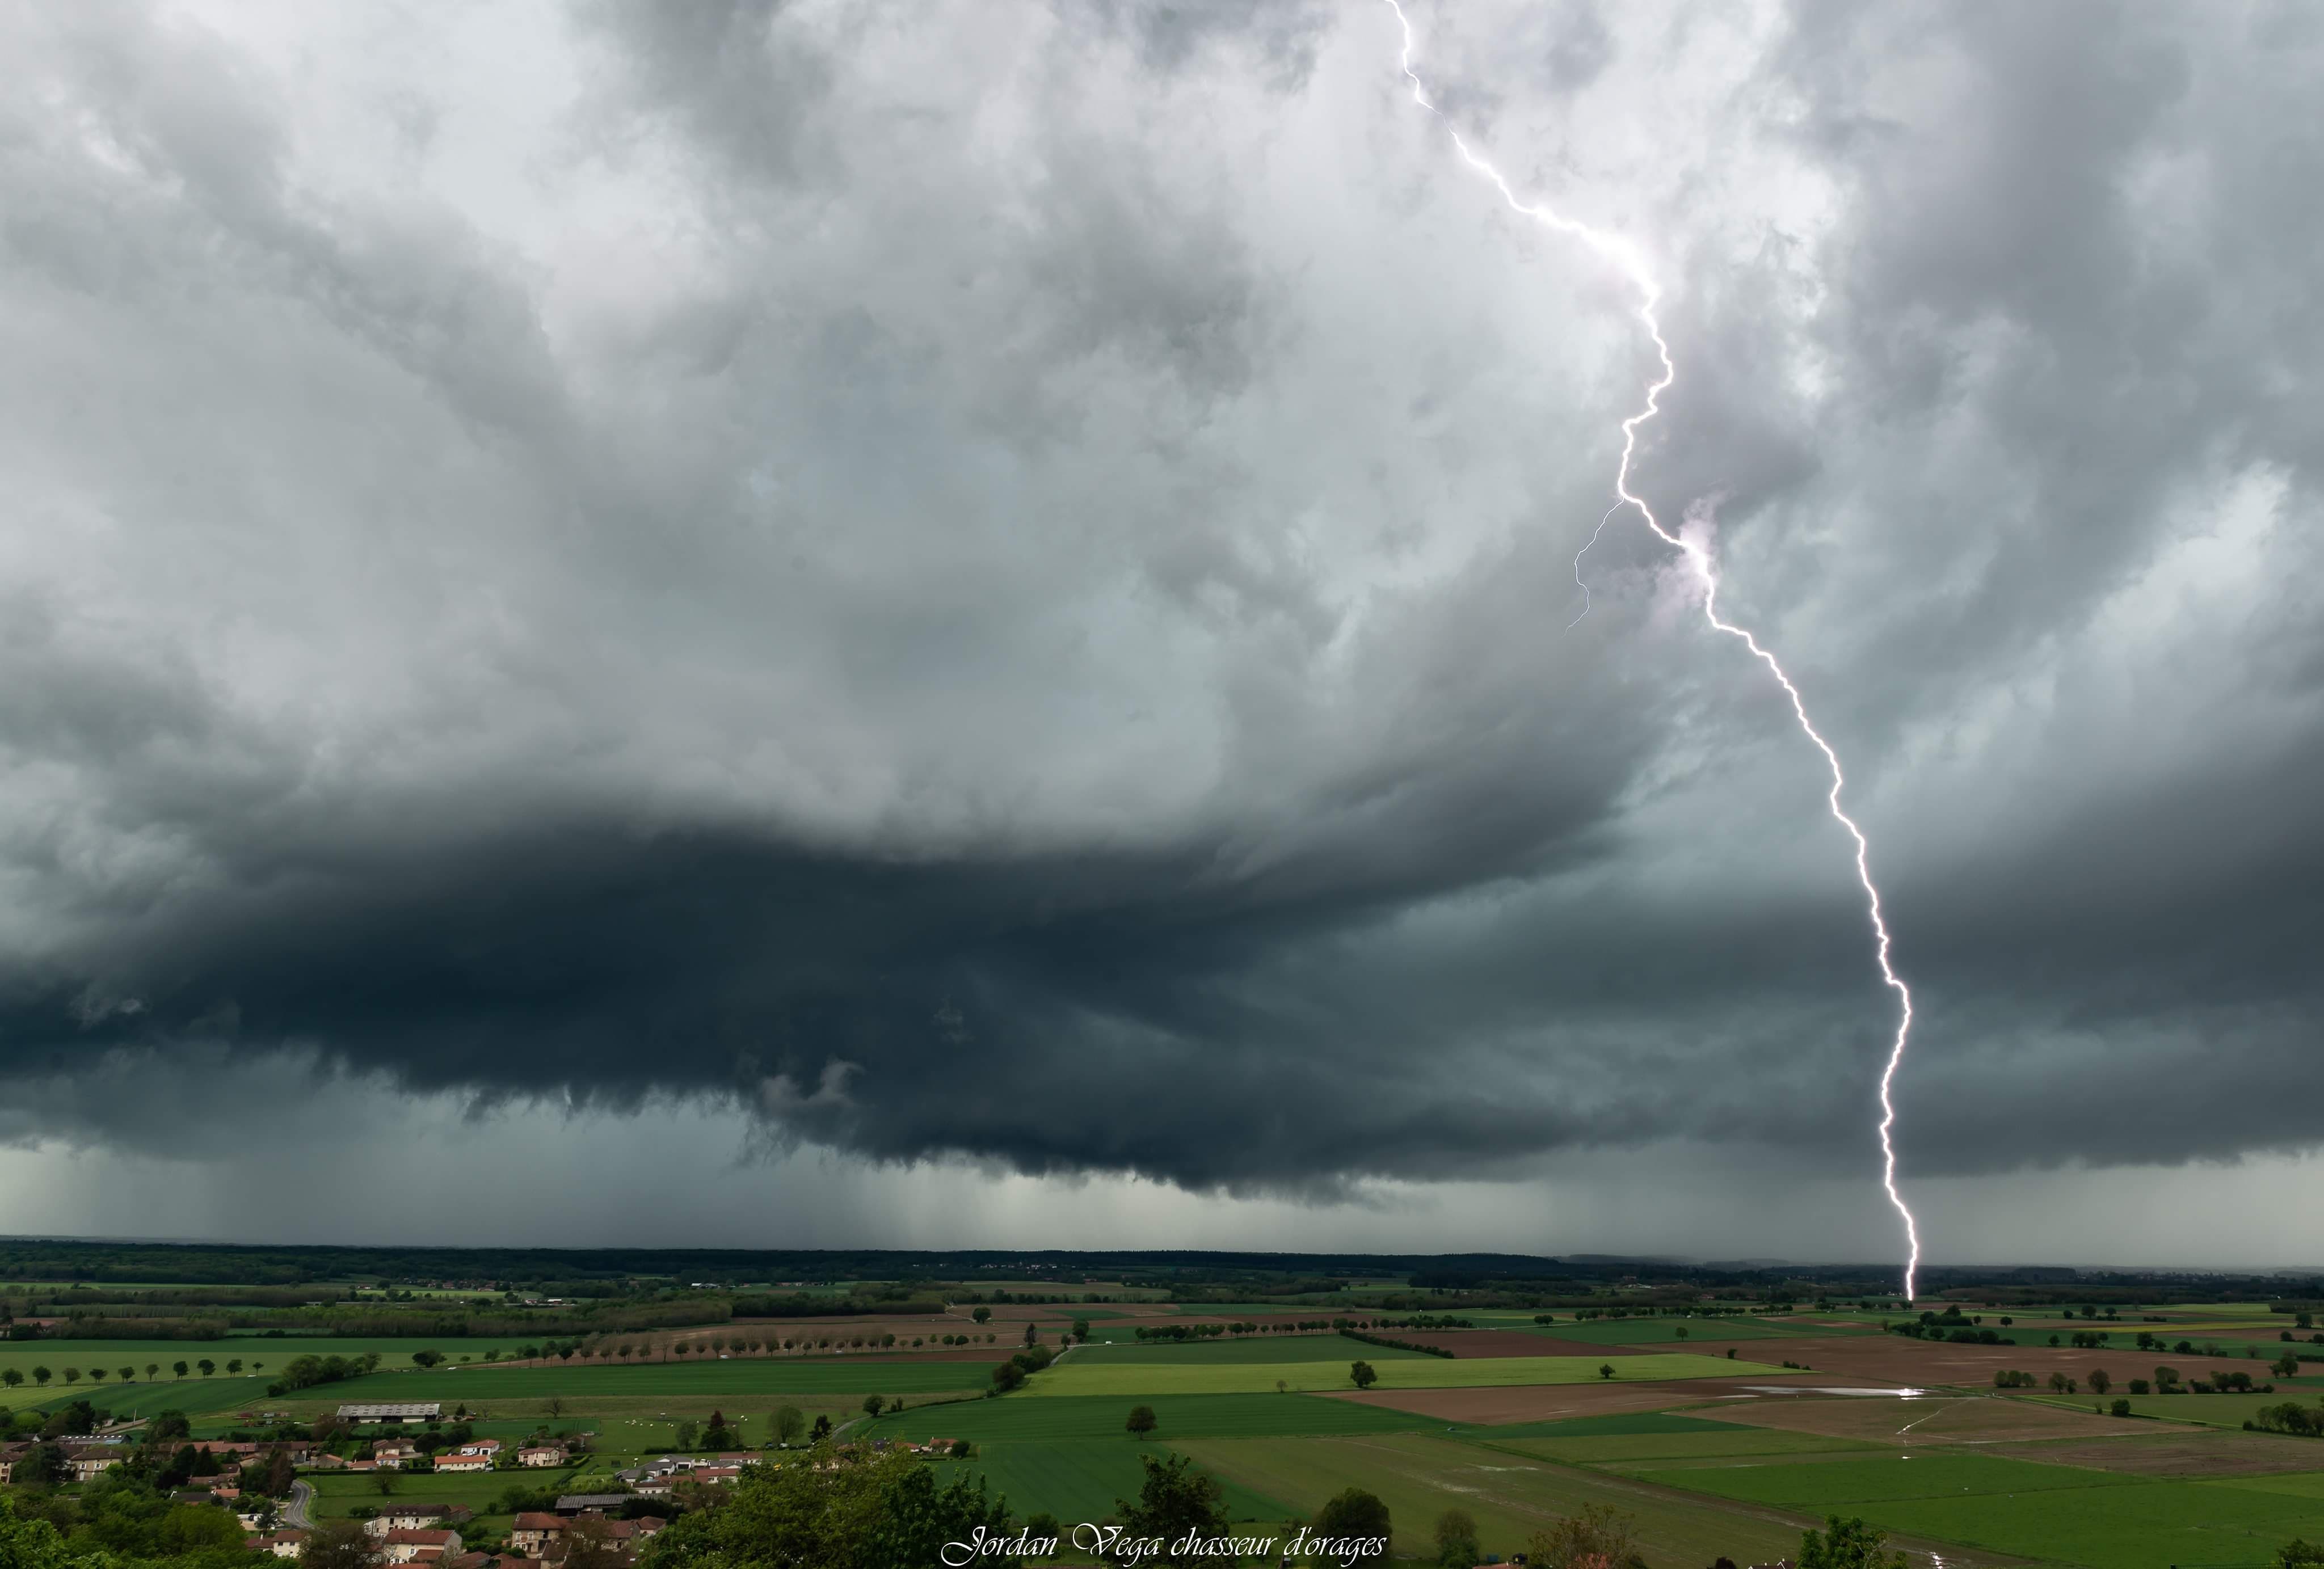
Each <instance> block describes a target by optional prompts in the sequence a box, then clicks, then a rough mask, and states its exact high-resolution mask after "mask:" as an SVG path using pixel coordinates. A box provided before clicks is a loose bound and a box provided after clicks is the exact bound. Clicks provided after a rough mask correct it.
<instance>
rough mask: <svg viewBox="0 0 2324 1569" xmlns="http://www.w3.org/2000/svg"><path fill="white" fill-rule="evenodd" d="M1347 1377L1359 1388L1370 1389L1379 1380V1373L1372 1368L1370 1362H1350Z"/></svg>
mask: <svg viewBox="0 0 2324 1569" xmlns="http://www.w3.org/2000/svg"><path fill="white" fill-rule="evenodd" d="M1348 1378H1349V1380H1350V1381H1351V1382H1352V1383H1353V1384H1354V1385H1355V1386H1356V1388H1358V1389H1360V1390H1368V1389H1370V1388H1371V1387H1372V1386H1373V1385H1374V1384H1376V1383H1378V1382H1379V1373H1377V1372H1374V1371H1373V1370H1372V1364H1371V1363H1368V1362H1351V1363H1349V1364H1348Z"/></svg>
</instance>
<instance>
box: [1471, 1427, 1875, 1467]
mask: <svg viewBox="0 0 2324 1569" xmlns="http://www.w3.org/2000/svg"><path fill="white" fill-rule="evenodd" d="M1489 1431H1490V1429H1485V1430H1482V1431H1473V1432H1471V1433H1468V1434H1464V1435H1463V1436H1465V1437H1471V1438H1481V1437H1483V1436H1484V1434H1485V1432H1489ZM1494 1446H1495V1447H1496V1448H1505V1449H1508V1450H1509V1451H1511V1452H1512V1453H1515V1454H1535V1455H1539V1456H1540V1457H1541V1458H1542V1459H1544V1460H1556V1461H1562V1462H1563V1463H1566V1464H1568V1465H1602V1464H1609V1463H1615V1462H1629V1463H1630V1464H1628V1465H1626V1466H1624V1468H1623V1469H1625V1470H1637V1469H1641V1468H1642V1467H1643V1466H1644V1465H1645V1464H1646V1463H1654V1464H1659V1463H1663V1462H1665V1461H1671V1460H1707V1459H1718V1458H1732V1457H1739V1456H1745V1455H1768V1454H1847V1453H1848V1452H1849V1451H1851V1450H1855V1451H1870V1450H1874V1449H1877V1448H1878V1447H1879V1445H1877V1444H1867V1443H1865V1442H1864V1441H1863V1440H1861V1439H1858V1438H1831V1437H1826V1436H1823V1435H1821V1434H1818V1433H1792V1432H1786V1431H1785V1430H1784V1429H1783V1428H1781V1427H1724V1428H1723V1429H1722V1430H1721V1431H1720V1432H1716V1433H1640V1434H1637V1435H1634V1436H1628V1437H1623V1436H1591V1437H1587V1438H1512V1439H1508V1440H1506V1441H1503V1440H1499V1439H1496V1440H1494Z"/></svg>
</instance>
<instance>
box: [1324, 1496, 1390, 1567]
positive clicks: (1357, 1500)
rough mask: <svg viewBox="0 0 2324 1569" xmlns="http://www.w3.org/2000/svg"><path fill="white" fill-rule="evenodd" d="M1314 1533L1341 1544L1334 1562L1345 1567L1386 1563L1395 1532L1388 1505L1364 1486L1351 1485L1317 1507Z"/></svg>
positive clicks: (1332, 1559)
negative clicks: (1389, 1520) (1389, 1545)
mask: <svg viewBox="0 0 2324 1569" xmlns="http://www.w3.org/2000/svg"><path fill="white" fill-rule="evenodd" d="M1314 1534H1315V1535H1316V1536H1318V1537H1326V1538H1328V1539H1330V1540H1332V1541H1333V1542H1335V1543H1338V1544H1341V1547H1340V1550H1339V1551H1337V1552H1335V1553H1333V1555H1332V1558H1331V1562H1333V1563H1334V1564H1341V1565H1342V1566H1344V1569H1352V1566H1354V1565H1358V1564H1386V1563H1387V1562H1388V1538H1389V1537H1390V1535H1391V1534H1392V1533H1391V1531H1390V1529H1389V1526H1388V1505H1386V1504H1384V1503H1382V1502H1380V1500H1379V1499H1377V1498H1375V1497H1373V1496H1372V1495H1371V1494H1370V1493H1368V1492H1366V1491H1364V1490H1363V1489H1362V1488H1360V1487H1351V1488H1349V1489H1348V1490H1347V1491H1344V1492H1342V1493H1341V1494H1339V1495H1338V1496H1337V1497H1335V1498H1333V1499H1331V1500H1328V1501H1326V1502H1325V1503H1324V1505H1323V1508H1322V1509H1317V1510H1316V1511H1315V1521H1314Z"/></svg>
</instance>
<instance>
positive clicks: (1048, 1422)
mask: <svg viewBox="0 0 2324 1569" xmlns="http://www.w3.org/2000/svg"><path fill="white" fill-rule="evenodd" d="M1139 1405H1143V1406H1151V1407H1152V1408H1154V1416H1155V1420H1156V1423H1157V1426H1156V1428H1155V1432H1154V1440H1155V1441H1156V1442H1157V1443H1176V1441H1177V1440H1179V1439H1181V1438H1195V1437H1203V1438H1266V1437H1295V1436H1297V1437H1305V1436H1318V1435H1331V1434H1354V1433H1395V1432H1403V1431H1408V1430H1413V1429H1419V1428H1433V1427H1439V1426H1441V1424H1439V1423H1436V1422H1433V1421H1431V1420H1430V1419H1429V1418H1426V1417H1416V1416H1414V1415H1412V1414H1411V1413H1410V1412H1408V1411H1394V1410H1390V1409H1388V1408H1387V1407H1385V1406H1367V1405H1360V1404H1358V1403H1357V1402H1356V1401H1354V1400H1327V1399H1320V1398H1318V1397H1316V1396H1314V1395H1276V1394H1267V1395H1146V1394H1140V1395H1138V1396H1135V1397H1121V1396H1102V1397H1101V1396H1068V1397H1065V1398H1062V1399H1046V1400H1033V1399H1026V1398H1025V1397H1024V1396H1022V1395H1012V1396H1010V1397H1009V1398H1007V1399H998V1400H964V1401H963V1402H961V1403H960V1404H958V1405H951V1406H938V1407H921V1408H917V1409H914V1410H908V1411H905V1412H903V1413H901V1414H900V1415H898V1416H893V1417H882V1418H880V1420H879V1421H878V1422H877V1423H876V1424H874V1425H873V1426H871V1427H870V1428H869V1429H867V1432H868V1434H869V1435H870V1436H874V1437H886V1438H914V1439H925V1438H936V1437H943V1438H966V1439H970V1440H972V1441H973V1442H975V1443H979V1444H983V1443H999V1442H1004V1441H1006V1442H1019V1443H1056V1442H1063V1441H1066V1440H1072V1441H1075V1442H1083V1443H1098V1444H1116V1445H1123V1446H1125V1447H1128V1448H1133V1449H1134V1448H1135V1447H1136V1446H1137V1442H1138V1441H1137V1440H1135V1439H1133V1438H1131V1437H1130V1436H1129V1432H1128V1430H1127V1429H1126V1427H1124V1423H1125V1422H1126V1421H1127V1419H1128V1418H1129V1416H1130V1408H1131V1407H1132V1406H1139Z"/></svg>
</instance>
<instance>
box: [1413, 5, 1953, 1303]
mask: <svg viewBox="0 0 2324 1569" xmlns="http://www.w3.org/2000/svg"><path fill="white" fill-rule="evenodd" d="M1383 3H1384V4H1385V5H1387V6H1388V9H1389V10H1390V11H1393V12H1395V13H1396V20H1397V26H1398V27H1399V28H1400V29H1401V30H1402V32H1403V35H1404V48H1403V50H1402V52H1401V53H1400V54H1399V55H1398V57H1397V63H1398V65H1399V66H1400V67H1401V69H1403V72H1404V78H1405V80H1406V81H1407V82H1409V83H1411V84H1412V101H1413V102H1414V103H1415V104H1416V105H1418V106H1420V107H1421V108H1423V109H1425V110H1427V111H1428V113H1429V114H1431V115H1434V116H1435V118H1436V121H1437V123H1438V124H1441V125H1443V127H1444V132H1445V134H1446V135H1447V136H1448V137H1450V138H1451V140H1452V150H1453V151H1455V152H1457V153H1458V154H1460V157H1461V161H1462V162H1463V163H1465V164H1467V165H1468V166H1469V168H1470V169H1471V170H1474V171H1475V172H1476V173H1477V174H1478V175H1479V176H1480V177H1481V178H1483V179H1485V180H1486V182H1487V183H1489V185H1491V186H1492V188H1494V189H1495V190H1497V191H1499V193H1500V196H1501V199H1502V200H1503V201H1504V202H1506V203H1508V206H1509V208H1510V210H1511V211H1513V212H1515V213H1517V215H1518V216H1520V217H1524V218H1528V219H1530V220H1532V221H1533V222H1534V223H1535V224H1537V225H1540V226H1542V227H1543V228H1545V229H1550V230H1553V231H1554V232H1556V233H1558V234H1564V235H1566V236H1568V237H1569V238H1571V239H1573V240H1577V241H1579V242H1580V243H1582V245H1583V246H1585V247H1586V248H1588V249H1589V250H1591V252H1595V253H1596V254H1597V255H1598V256H1599V257H1600V258H1601V259H1603V260H1604V261H1608V262H1609V263H1610V264H1612V266H1613V267H1614V268H1615V269H1616V270H1617V271H1619V272H1621V273H1622V274H1623V276H1624V277H1625V278H1626V279H1628V281H1629V283H1630V285H1631V287H1632V288H1634V289H1637V293H1638V308H1637V317H1638V321H1639V323H1640V325H1642V326H1644V327H1645V328H1646V336H1647V337H1648V338H1649V339H1650V340H1652V342H1653V344H1654V345H1655V358H1656V359H1657V360H1658V361H1659V362H1660V363H1661V371H1660V373H1659V374H1658V375H1656V376H1655V379H1654V380H1653V381H1649V382H1648V383H1647V384H1646V401H1645V404H1644V405H1643V406H1642V407H1641V408H1639V409H1638V411H1637V413H1636V414H1633V415H1631V416H1630V417H1628V418H1627V419H1625V420H1623V421H1622V458H1621V462H1620V463H1619V464H1618V466H1617V467H1616V469H1615V471H1614V504H1613V506H1611V507H1609V508H1608V509H1607V511H1606V516H1605V517H1604V518H1600V519H1599V520H1598V528H1597V529H1596V530H1593V531H1592V532H1591V536H1590V540H1589V543H1588V544H1585V545H1583V546H1582V549H1581V550H1580V551H1578V552H1576V553H1575V555H1574V557H1573V578H1574V582H1576V583H1580V584H1581V587H1582V615H1583V616H1586V615H1588V614H1589V613H1590V585H1589V583H1586V582H1584V581H1583V580H1582V556H1583V555H1587V554H1588V553H1589V549H1590V546H1591V545H1594V544H1596V543H1597V541H1598V535H1599V533H1600V532H1602V531H1603V530H1604V529H1605V527H1606V523H1607V520H1608V519H1609V518H1612V517H1613V516H1614V514H1615V513H1616V512H1618V511H1620V510H1621V509H1623V508H1625V507H1630V508H1634V509H1636V510H1637V514H1638V516H1639V518H1641V519H1643V520H1644V521H1645V523H1646V527H1647V528H1650V529H1652V530H1653V531H1654V534H1655V537H1656V538H1658V539H1660V540H1661V541H1662V542H1663V543H1664V544H1665V545H1667V546H1670V547H1671V548H1672V549H1673V550H1675V551H1677V552H1678V553H1679V555H1680V556H1681V558H1682V559H1683V560H1684V561H1685V563H1686V564H1687V566H1688V568H1689V569H1690V570H1692V573H1694V576H1695V578H1696V581H1697V582H1699V583H1701V587H1702V615H1703V619H1704V620H1706V621H1708V622H1709V623H1710V624H1711V628H1712V629H1714V630H1717V631H1720V632H1723V633H1725V634H1726V635H1727V636H1728V637H1730V638H1734V639H1736V640H1737V641H1738V642H1739V643H1741V644H1742V645H1743V647H1745V648H1747V649H1748V650H1749V651H1750V654H1751V656H1752V657H1753V658H1755V659H1757V660H1758V661H1759V662H1760V663H1761V664H1762V665H1766V667H1767V674H1770V675H1772V676H1774V677H1775V684H1776V685H1778V686H1780V687H1782V688H1783V689H1784V697H1786V698H1788V699H1789V700H1790V701H1791V705H1792V714H1793V717H1794V719H1796V720H1798V721H1799V726H1800V730H1801V732H1802V733H1803V734H1804V735H1805V736H1806V737H1807V739H1809V740H1810V741H1811V742H1812V743H1814V746H1815V748H1816V750H1817V751H1819V752H1821V753H1822V754H1823V760H1824V764H1825V766H1827V767H1828V768H1829V769H1830V770H1831V790H1830V791H1828V792H1827V793H1826V794H1825V796H1824V803H1825V805H1826V806H1827V807H1828V808H1829V809H1830V811H1831V815H1832V818H1833V820H1834V821H1837V822H1838V823H1839V824H1840V827H1841V828H1843V829H1845V830H1847V831H1848V837H1849V840H1850V841H1851V842H1852V843H1853V844H1854V845H1855V847H1856V880H1857V881H1858V883H1860V884H1862V885H1863V887H1864V900H1865V910H1866V913H1867V916H1868V917H1869V918H1870V922H1871V926H1872V936H1873V951H1874V953H1875V955H1876V957H1877V959H1878V961H1879V966H1880V979H1881V982H1882V984H1884V985H1885V986H1887V987H1888V988H1889V989H1890V990H1891V991H1893V992H1895V994H1896V1005H1897V1018H1896V1033H1895V1037H1894V1038H1893V1039H1892V1040H1891V1041H1889V1045H1888V1060H1887V1061H1886V1064H1885V1065H1884V1066H1883V1067H1882V1069H1881V1070H1880V1122H1879V1125H1878V1129H1879V1134H1880V1186H1881V1189H1882V1191H1884V1192H1885V1193H1886V1194H1887V1196H1888V1203H1889V1205H1890V1207H1893V1208H1894V1209H1895V1211H1896V1215H1897V1218H1898V1219H1899V1220H1901V1221H1902V1222H1903V1223H1904V1242H1905V1249H1906V1252H1905V1262H1904V1299H1905V1300H1906V1301H1907V1302H1908V1303H1909V1302H1911V1301H1912V1300H1913V1299H1914V1295H1915V1292H1914V1284H1915V1280H1916V1278H1917V1277H1918V1275H1919V1273H1920V1269H1921V1228H1920V1225H1919V1223H1918V1222H1917V1221H1915V1220H1914V1217H1913V1211H1912V1209H1911V1208H1910V1207H1908V1206H1907V1205H1906V1204H1905V1202H1904V1195H1903V1194H1902V1193H1901V1192H1899V1191H1898V1190H1897V1188H1896V1142H1895V1127H1896V1102H1895V1093H1894V1092H1895V1081H1896V1070H1897V1069H1899V1068H1901V1067H1903V1066H1904V1052H1905V1049H1906V1046H1907V1044H1908V1042H1909V1041H1910V1039H1911V1036H1912V1032H1913V993H1912V989H1911V988H1910V987H1908V986H1905V984H1904V977H1901V976H1899V975H1898V974H1897V973H1896V969H1895V965H1894V964H1893V963H1892V962H1891V958H1890V954H1891V950H1892V948H1893V946H1894V945H1893V943H1892V941H1891V940H1890V937H1889V933H1888V921H1887V916H1886V913H1885V912H1884V911H1883V910H1882V909H1881V905H1880V889H1879V887H1878V885H1877V884H1875V883H1874V882H1873V880H1872V864H1871V863H1872V843H1871V841H1870V840H1867V838H1865V835H1864V830H1862V829H1861V828H1859V827H1858V826H1857V822H1856V820H1855V819H1854V818H1852V817H1850V816H1849V814H1848V812H1847V811H1846V809H1845V808H1844V807H1842V806H1841V804H1840V796H1841V794H1842V793H1843V792H1844V791H1845V790H1846V789H1847V787H1848V777H1847V775H1845V774H1844V773H1842V772H1841V769H1840V754H1839V753H1838V752H1836V751H1834V750H1833V749H1832V746H1831V742H1830V741H1827V740H1825V739H1824V738H1823V733H1822V732H1821V730H1819V729H1816V727H1815V721H1814V720H1812V719H1810V718H1809V717H1808V708H1807V702H1806V700H1805V699H1803V697H1802V696H1801V695H1800V689H1799V688H1798V687H1797V686H1795V685H1794V684H1792V678H1791V676H1790V675H1789V674H1786V673H1785V671H1784V667H1783V665H1782V664H1781V663H1780V662H1778V661H1777V659H1776V658H1775V655H1774V654H1772V653H1770V652H1769V651H1768V650H1767V648H1766V647H1765V646H1764V645H1763V644H1761V643H1760V641H1759V639H1758V638H1757V637H1755V636H1753V635H1752V633H1751V632H1750V630H1749V629H1747V628H1744V627H1741V626H1738V625H1737V624H1736V623H1734V622H1732V621H1729V620H1727V619H1723V618H1722V617H1721V616H1720V613H1719V572H1718V564H1717V562H1716V561H1715V560H1713V558H1712V556H1711V549H1710V546H1707V545H1705V544H1704V543H1703V542H1702V541H1701V539H1700V538H1698V537H1689V536H1682V535H1679V534H1674V533H1672V532H1671V531H1670V530H1669V529H1668V528H1664V527H1663V525H1662V521H1661V519H1659V518H1656V517H1655V514H1654V509H1652V508H1651V507H1649V506H1647V505H1646V500H1645V499H1644V498H1643V497H1641V496H1638V495H1637V494H1636V493H1635V492H1633V491H1631V489H1630V466H1631V463H1632V462H1633V461H1634V460H1635V459H1636V458H1637V451H1638V427H1640V426H1642V425H1645V424H1646V422H1647V421H1648V420H1651V419H1653V418H1655V417H1656V416H1657V415H1659V414H1660V413H1661V412H1662V395H1663V394H1664V393H1665V391H1667V390H1669V389H1670V386H1671V384H1672V383H1673V382H1674V381H1677V380H1678V364H1677V362H1676V361H1675V360H1674V359H1673V358H1672V357H1671V348H1670V344H1669V341H1668V340H1667V339H1665V337H1664V336H1663V328H1662V321H1661V318H1660V317H1658V316H1657V315H1656V314H1655V310H1656V307H1658V306H1659V305H1660V304H1661V303H1662V286H1661V285H1660V284H1659V283H1657V282H1656V281H1655V276H1654V274H1653V272H1652V271H1650V270H1649V269H1648V268H1647V266H1646V258H1645V255H1644V253H1643V252H1641V251H1640V250H1639V249H1638V247H1637V245H1635V244H1634V243H1631V242H1630V241H1629V240H1628V239H1627V238H1626V237H1624V236H1623V235H1620V234H1609V233H1608V232H1607V231H1605V230H1602V229H1598V228H1594V227H1592V226H1591V225H1588V224H1585V223H1582V221H1581V220H1580V219H1578V218H1570V217H1567V216H1565V215H1564V214H1563V213H1561V212H1559V211H1557V210H1556V209H1555V208H1554V207H1552V206H1548V205H1547V204H1545V203H1541V202H1525V201H1520V200H1519V199H1518V198H1517V191H1516V189H1515V188H1513V187H1512V186H1511V185H1510V184H1509V182H1508V179H1506V178H1505V177H1504V176H1503V175H1502V173H1501V171H1500V170H1498V169H1496V168H1494V167H1493V165H1492V164H1491V163H1490V162H1489V161H1487V160H1486V159H1485V158H1483V157H1482V156H1480V154H1479V153H1478V152H1477V151H1476V150H1475V149H1473V148H1471V146H1470V145H1469V143H1468V141H1467V139H1466V138H1464V137H1463V136H1462V134H1461V132H1460V130H1459V128H1458V127H1456V126H1455V125H1454V124H1452V122H1451V121H1450V120H1448V119H1446V118H1445V117H1444V112H1443V110H1442V109H1439V108H1438V107H1437V106H1436V105H1435V104H1434V102H1433V101H1431V100H1430V98H1429V96H1428V89H1427V87H1426V86H1425V84H1424V83H1423V82H1422V81H1421V79H1420V76H1419V73H1418V72H1416V71H1415V70H1414V69H1412V54H1413V48H1414V41H1413V32H1412V19H1411V18H1410V17H1409V16H1406V14H1405V12H1404V6H1403V5H1401V4H1400V3H1399V0H1383ZM1581 619H1582V616H1576V617H1575V618H1574V620H1575V621H1576V622H1578V621H1580V620H1581ZM1569 625H1571V623H1569Z"/></svg>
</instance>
